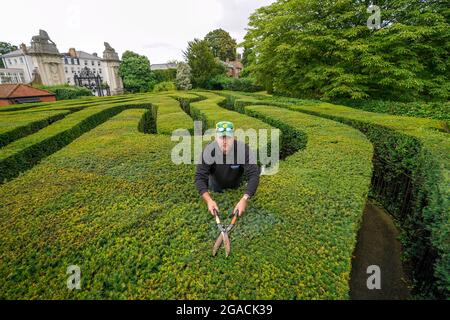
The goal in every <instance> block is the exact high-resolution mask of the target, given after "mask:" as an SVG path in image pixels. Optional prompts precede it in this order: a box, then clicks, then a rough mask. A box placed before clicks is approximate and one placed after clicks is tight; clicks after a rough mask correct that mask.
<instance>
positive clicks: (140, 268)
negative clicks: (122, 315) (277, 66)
mask: <svg viewBox="0 0 450 320" xmlns="http://www.w3.org/2000/svg"><path fill="white" fill-rule="evenodd" d="M194 119H195V120H200V121H202V123H203V124H204V126H205V127H206V128H211V127H213V125H214V123H215V122H216V121H219V120H230V121H233V122H234V123H235V125H236V126H237V127H238V128H241V129H249V128H253V129H273V128H278V129H280V131H281V153H282V161H281V162H280V170H279V173H278V174H277V175H273V176H262V177H261V184H260V186H259V189H258V193H257V195H256V196H255V197H254V199H252V203H251V206H250V207H249V209H248V212H247V213H246V215H245V216H244V217H243V218H242V219H241V220H240V222H239V226H238V228H236V230H235V231H234V233H233V253H232V255H231V256H230V257H229V258H228V259H226V258H225V256H224V255H219V256H218V257H212V256H211V246H212V242H213V240H214V239H215V237H216V236H217V234H216V233H217V229H216V227H215V223H214V221H213V219H212V218H211V216H210V215H209V214H208V213H207V211H206V209H205V207H204V204H203V203H202V201H201V199H200V198H199V196H198V194H197V191H196V190H195V187H194V184H193V183H194V172H195V166H194V165H175V164H174V163H173V162H172V160H171V151H172V149H173V147H174V146H175V145H176V142H173V141H172V140H171V134H172V132H173V131H174V130H176V129H180V128H184V129H188V130H189V131H190V132H193V128H194V124H193V120H194ZM439 128H440V127H439V122H438V121H433V120H425V119H418V118H406V117H396V116H387V115H380V114H374V113H368V112H364V111H360V110H356V109H351V108H346V107H342V106H334V105H330V104H324V103H323V104H322V103H317V102H308V101H302V100H295V99H287V98H275V97H272V96H270V95H263V94H251V95H249V94H243V93H236V92H207V91H189V92H188V93H184V92H177V91H173V92H166V93H160V94H138V95H125V96H120V97H104V98H86V99H80V100H76V101H70V102H57V103H53V104H48V103H47V104H46V103H42V104H37V105H20V106H13V107H8V108H2V109H0V180H1V181H2V184H1V185H0V219H1V221H2V224H1V225H0V279H1V280H0V298H1V299H183V298H186V299H348V298H349V276H350V271H351V260H352V253H353V250H354V248H355V245H356V241H357V233H358V230H359V226H360V223H361V219H362V214H363V210H364V206H365V203H366V201H367V198H368V197H369V196H370V197H372V198H375V199H376V200H377V201H379V202H380V203H381V204H382V205H383V206H384V207H386V208H387V209H388V210H389V211H390V212H391V213H392V214H393V215H394V216H395V218H396V219H397V220H398V222H399V225H400V226H401V228H402V230H403V237H402V241H403V243H404V246H405V250H406V256H405V258H406V259H407V261H409V263H411V265H412V267H413V276H414V279H415V281H416V282H415V288H416V290H417V294H418V295H423V296H430V295H434V296H444V295H445V294H446V292H447V290H448V289H449V286H450V273H449V265H450V261H449V253H450V248H449V243H450V242H449V238H448V237H449V221H450V219H449V210H448V199H449V185H450V184H449V181H448V179H449V175H448V165H449V159H448V157H449V154H450V152H449V151H450V150H449V149H450V145H449V140H448V135H447V134H446V133H444V132H441V131H440V130H439ZM399 177H408V179H409V180H408V183H409V185H407V186H404V187H401V186H399V185H398V184H399V183H398V181H399ZM380 179H382V183H381V184H382V187H379V186H380ZM402 185H403V184H402ZM243 191H244V187H242V188H241V189H240V190H232V191H229V192H227V193H225V194H214V198H215V200H216V201H217V202H218V204H219V206H220V208H221V209H222V211H223V212H225V211H226V210H231V209H232V208H233V205H234V204H235V203H236V202H237V201H238V199H239V198H240V197H241V196H242V192H243ZM405 199H406V200H405ZM71 265H77V266H79V267H80V269H81V272H82V277H81V287H82V289H81V290H73V291H70V290H68V289H67V286H66V281H67V278H68V275H67V274H66V269H67V267H68V266H71Z"/></svg>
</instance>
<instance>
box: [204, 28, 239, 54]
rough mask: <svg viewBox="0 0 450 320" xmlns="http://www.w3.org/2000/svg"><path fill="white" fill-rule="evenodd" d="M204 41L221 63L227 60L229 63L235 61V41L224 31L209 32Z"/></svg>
mask: <svg viewBox="0 0 450 320" xmlns="http://www.w3.org/2000/svg"><path fill="white" fill-rule="evenodd" d="M205 41H206V42H207V43H208V46H209V47H210V48H211V50H212V52H213V54H214V57H216V58H219V59H220V60H222V61H226V60H227V59H230V60H231V61H233V60H236V47H237V43H236V40H234V39H233V38H232V37H231V36H230V34H229V33H228V32H226V31H225V30H223V29H217V30H214V31H211V32H210V33H208V34H207V35H206V37H205Z"/></svg>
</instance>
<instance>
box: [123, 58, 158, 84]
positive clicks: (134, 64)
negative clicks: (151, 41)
mask: <svg viewBox="0 0 450 320" xmlns="http://www.w3.org/2000/svg"><path fill="white" fill-rule="evenodd" d="M119 74H120V76H121V77H122V79H123V85H124V88H125V90H126V91H127V92H148V91H151V90H153V87H154V86H155V83H156V79H155V75H154V74H153V72H152V71H151V69H150V60H149V59H148V58H147V57H146V56H142V55H139V54H137V53H134V52H132V51H125V52H124V54H123V55H122V63H121V64H120V67H119Z"/></svg>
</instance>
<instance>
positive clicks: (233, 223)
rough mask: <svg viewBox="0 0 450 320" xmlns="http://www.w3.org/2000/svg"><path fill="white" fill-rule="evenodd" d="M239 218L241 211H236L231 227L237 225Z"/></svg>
mask: <svg viewBox="0 0 450 320" xmlns="http://www.w3.org/2000/svg"><path fill="white" fill-rule="evenodd" d="M238 218H239V210H236V212H235V213H233V219H232V220H231V225H233V226H234V225H235V224H236V222H237V219H238Z"/></svg>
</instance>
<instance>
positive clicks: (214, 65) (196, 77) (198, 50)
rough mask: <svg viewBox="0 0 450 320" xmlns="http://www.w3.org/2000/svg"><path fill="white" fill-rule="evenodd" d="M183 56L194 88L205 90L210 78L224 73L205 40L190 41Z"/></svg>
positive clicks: (222, 67)
mask: <svg viewBox="0 0 450 320" xmlns="http://www.w3.org/2000/svg"><path fill="white" fill-rule="evenodd" d="M184 56H185V58H186V61H187V63H188V64H189V66H190V67H191V82H192V85H193V86H194V87H200V88H207V87H208V82H209V81H210V80H211V79H212V78H214V77H215V76H217V75H219V74H223V73H225V68H224V66H223V65H222V64H221V63H220V61H218V59H217V58H215V57H214V54H213V52H212V50H211V48H210V47H209V46H208V43H207V42H206V41H205V40H198V39H195V40H194V41H190V42H189V43H188V48H187V49H186V51H185V52H184Z"/></svg>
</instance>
